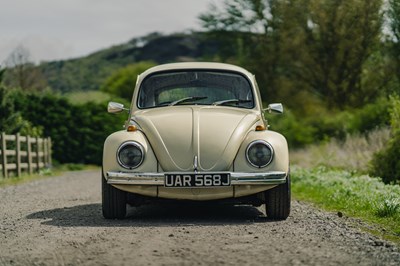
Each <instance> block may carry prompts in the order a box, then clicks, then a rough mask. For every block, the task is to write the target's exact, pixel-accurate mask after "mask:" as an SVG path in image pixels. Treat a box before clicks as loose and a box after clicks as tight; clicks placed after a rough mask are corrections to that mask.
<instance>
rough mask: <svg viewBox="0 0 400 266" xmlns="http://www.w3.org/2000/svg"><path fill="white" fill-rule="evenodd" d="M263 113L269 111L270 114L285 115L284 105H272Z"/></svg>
mask: <svg viewBox="0 0 400 266" xmlns="http://www.w3.org/2000/svg"><path fill="white" fill-rule="evenodd" d="M263 111H267V112H268V113H277V114H283V105H282V104H281V103H271V104H269V105H268V107H267V108H265V109H263Z"/></svg>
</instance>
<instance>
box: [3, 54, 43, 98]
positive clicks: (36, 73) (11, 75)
mask: <svg viewBox="0 0 400 266" xmlns="http://www.w3.org/2000/svg"><path fill="white" fill-rule="evenodd" d="M6 66H7V69H8V71H7V72H6V73H5V83H6V85H8V86H9V87H18V88H21V89H23V90H31V91H41V90H44V89H45V88H46V87H47V82H46V80H45V78H44V77H43V75H42V73H41V72H40V70H39V69H38V68H36V67H35V65H34V64H33V63H32V61H31V57H30V52H29V50H28V49H26V48H25V47H23V46H17V48H15V50H14V51H13V52H12V53H11V54H10V55H9V56H8V58H7V59H6Z"/></svg>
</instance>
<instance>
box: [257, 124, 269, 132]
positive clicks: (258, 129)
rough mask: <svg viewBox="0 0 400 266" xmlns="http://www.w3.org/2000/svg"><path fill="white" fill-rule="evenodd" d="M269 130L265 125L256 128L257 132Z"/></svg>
mask: <svg viewBox="0 0 400 266" xmlns="http://www.w3.org/2000/svg"><path fill="white" fill-rule="evenodd" d="M266 129H267V128H266V127H265V126H264V125H258V126H256V131H264V130H266Z"/></svg>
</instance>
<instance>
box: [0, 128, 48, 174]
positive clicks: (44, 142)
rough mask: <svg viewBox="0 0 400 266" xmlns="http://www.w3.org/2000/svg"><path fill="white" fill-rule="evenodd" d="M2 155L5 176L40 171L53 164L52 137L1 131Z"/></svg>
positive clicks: (0, 164) (0, 148)
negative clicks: (8, 133) (9, 133)
mask: <svg viewBox="0 0 400 266" xmlns="http://www.w3.org/2000/svg"><path fill="white" fill-rule="evenodd" d="M0 157H1V162H0V172H1V173H2V175H3V178H7V177H9V176H21V174H22V172H26V173H29V174H32V173H33V172H38V171H39V170H40V169H41V168H44V167H50V166H51V138H38V137H30V136H20V135H19V134H16V135H6V134H5V133H1V139H0ZM10 174H11V175H10Z"/></svg>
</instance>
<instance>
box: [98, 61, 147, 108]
mask: <svg viewBox="0 0 400 266" xmlns="http://www.w3.org/2000/svg"><path fill="white" fill-rule="evenodd" d="M154 65H155V63H153V62H140V63H137V64H131V65H128V66H126V67H123V68H120V69H118V70H116V71H114V72H113V73H112V74H111V76H110V77H108V78H107V80H106V81H105V82H104V84H103V85H102V86H101V90H102V91H104V92H108V93H110V94H113V95H116V96H118V97H121V98H123V99H125V100H127V101H130V100H131V99H132V94H133V89H134V87H135V84H136V79H137V77H138V75H139V74H141V73H142V72H144V71H146V70H147V69H149V68H151V67H153V66H154Z"/></svg>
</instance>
